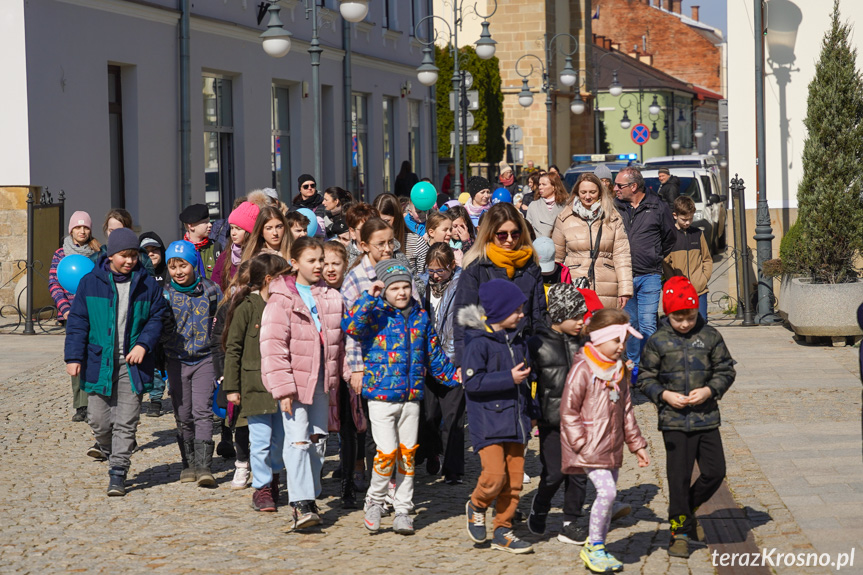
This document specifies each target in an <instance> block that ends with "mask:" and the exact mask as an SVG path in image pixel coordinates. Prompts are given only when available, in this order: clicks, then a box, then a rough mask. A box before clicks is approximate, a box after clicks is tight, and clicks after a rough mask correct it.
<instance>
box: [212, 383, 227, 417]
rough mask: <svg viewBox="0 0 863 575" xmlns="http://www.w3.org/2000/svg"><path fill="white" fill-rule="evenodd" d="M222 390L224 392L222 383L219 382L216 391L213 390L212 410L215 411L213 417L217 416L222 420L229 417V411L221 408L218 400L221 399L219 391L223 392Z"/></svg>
mask: <svg viewBox="0 0 863 575" xmlns="http://www.w3.org/2000/svg"><path fill="white" fill-rule="evenodd" d="M221 390H222V382H219V383H218V384H217V385H216V389H214V390H213V407H212V408H211V409H212V410H213V415H215V416H216V417H218V418H220V419H225V417H227V416H228V410H227V409H225V408H224V407H219V403H218V400H217V399H218V397H219V391H221Z"/></svg>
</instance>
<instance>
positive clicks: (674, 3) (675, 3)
mask: <svg viewBox="0 0 863 575" xmlns="http://www.w3.org/2000/svg"><path fill="white" fill-rule="evenodd" d="M682 1H683V0H671V11H672V12H674V13H675V14H680V3H681V2H682Z"/></svg>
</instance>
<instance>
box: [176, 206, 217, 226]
mask: <svg viewBox="0 0 863 575" xmlns="http://www.w3.org/2000/svg"><path fill="white" fill-rule="evenodd" d="M209 219H210V209H209V208H207V205H206V204H192V205H191V206H187V207H186V209H185V210H183V211H182V212H180V221H181V222H182V223H184V224H197V223H198V222H203V221H204V220H209Z"/></svg>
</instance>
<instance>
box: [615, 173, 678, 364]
mask: <svg viewBox="0 0 863 575" xmlns="http://www.w3.org/2000/svg"><path fill="white" fill-rule="evenodd" d="M614 193H615V198H616V199H615V200H614V204H615V207H617V211H618V212H620V215H621V217H622V218H623V226H624V228H626V235H627V236H629V252H630V255H631V257H632V285H633V289H634V292H635V295H633V296H632V298H631V299H630V300H629V301H628V302H627V303H626V307H625V308H624V309H625V310H626V311H627V313H629V316H630V318H631V319H630V321H631V322H632V326H633V327H634V328H635V329H637V330H638V331H639V332H641V334H642V335H644V339H643V340H638V339H636V338H629V341H627V343H626V358H627V361H629V362H632V364H633V368H634V369H633V379H634V378H635V377H636V376H637V373H638V371H637V366H638V361H639V358H640V357H641V350H642V349H643V347H644V342H646V341H647V338H649V337H650V336H651V335H652V334H653V332H655V331H656V313H657V311H658V310H659V295H660V292H661V290H662V261H663V260H664V259H665V257H666V256H667V255H668V254H670V253H671V250H672V248H673V247H674V241H675V239H676V235H675V228H674V220H673V219H672V217H671V210H670V209H669V208H668V206H667V205H666V204H665V202H663V201H662V200H661V199H659V196H657V195H656V194H652V193H650V194H647V193H645V188H644V178H643V177H642V176H641V171H640V170H639V169H638V168H634V167H627V168H623V169H622V170H620V172H618V174H617V177H616V178H615V179H614Z"/></svg>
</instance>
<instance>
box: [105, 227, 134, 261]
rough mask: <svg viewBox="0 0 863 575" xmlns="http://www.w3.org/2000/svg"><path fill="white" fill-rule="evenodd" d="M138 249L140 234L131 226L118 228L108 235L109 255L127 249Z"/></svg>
mask: <svg viewBox="0 0 863 575" xmlns="http://www.w3.org/2000/svg"><path fill="white" fill-rule="evenodd" d="M137 249H138V236H136V235H135V232H133V231H132V230H130V229H129V228H117V229H116V230H114V231H113V232H111V235H110V236H108V257H111V256H113V255H114V254H116V253H119V252H124V251H126V250H137Z"/></svg>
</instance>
